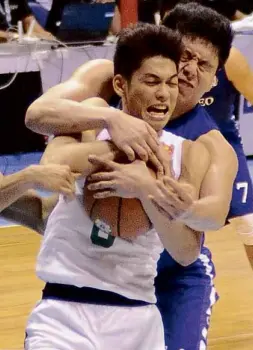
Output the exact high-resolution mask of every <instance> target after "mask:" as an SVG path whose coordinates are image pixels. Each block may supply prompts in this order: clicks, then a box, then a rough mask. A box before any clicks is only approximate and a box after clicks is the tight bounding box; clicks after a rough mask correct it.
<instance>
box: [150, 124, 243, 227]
mask: <svg viewBox="0 0 253 350" xmlns="http://www.w3.org/2000/svg"><path fill="white" fill-rule="evenodd" d="M193 145H194V147H192V148H191V150H190V153H189V154H186V157H185V160H184V167H186V171H185V174H182V177H181V179H180V181H179V185H180V182H181V183H184V182H185V183H186V184H188V185H191V186H192V188H196V186H197V187H198V186H199V175H198V174H196V170H198V168H199V166H200V162H201V161H202V162H203V160H204V158H203V156H204V155H206V157H205V159H206V160H207V159H209V162H208V164H202V166H203V167H204V168H206V172H205V173H202V175H203V176H202V177H201V186H200V190H199V199H198V200H193V198H192V199H191V198H189V194H191V193H190V192H189V188H188V187H183V186H182V185H180V186H179V185H178V184H177V182H176V181H175V180H173V179H171V178H167V177H166V178H165V179H164V183H163V184H160V189H161V191H162V194H160V195H159V193H158V194H157V197H154V198H153V201H154V203H155V204H156V205H157V207H159V208H160V211H161V212H163V214H164V215H165V216H166V215H171V216H172V217H173V218H174V219H177V218H179V219H180V220H181V221H182V222H184V223H185V224H186V225H187V226H189V227H191V228H192V229H194V230H197V231H208V230H217V229H219V228H221V227H222V226H223V225H224V223H225V220H226V217H227V213H228V211H229V207H230V201H231V196H232V189H233V182H234V178H235V176H236V172H237V157H236V155H235V153H234V151H233V149H232V147H231V146H230V145H229V144H228V143H227V141H226V140H225V139H224V137H223V136H222V135H221V134H220V132H218V131H216V130H213V131H211V132H209V133H207V134H205V135H203V136H201V137H200V138H199V139H198V141H196V142H194V143H193ZM196 181H197V183H196ZM184 186H185V185H184ZM186 186H187V185H186ZM171 189H172V191H176V192H178V191H181V195H180V197H181V198H182V196H183V195H184V194H185V197H186V198H187V200H188V203H187V200H186V202H185V204H184V203H181V204H180V202H176V201H173V198H174V195H173V192H171ZM190 197H191V196H190Z"/></svg>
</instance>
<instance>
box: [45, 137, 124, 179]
mask: <svg viewBox="0 0 253 350" xmlns="http://www.w3.org/2000/svg"><path fill="white" fill-rule="evenodd" d="M117 154H118V151H117V149H116V147H115V146H114V145H113V144H112V143H111V142H109V141H95V142H88V143H71V144H66V145H63V146H61V147H59V148H54V149H53V151H50V148H48V150H46V151H45V153H44V155H43V157H42V160H41V162H42V164H48V163H51V164H61V165H68V166H69V167H70V169H71V171H72V172H75V173H80V174H82V175H83V176H87V175H89V174H91V173H92V172H94V171H96V170H97V169H98V168H97V166H95V165H93V164H92V163H90V162H89V159H88V157H89V156H90V155H97V156H105V157H106V159H110V160H113V159H115V157H116V155H117Z"/></svg>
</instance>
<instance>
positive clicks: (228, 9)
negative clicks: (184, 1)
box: [194, 0, 238, 21]
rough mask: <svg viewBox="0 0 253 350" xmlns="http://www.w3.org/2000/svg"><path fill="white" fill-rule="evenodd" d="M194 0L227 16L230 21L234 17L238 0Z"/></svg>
mask: <svg viewBox="0 0 253 350" xmlns="http://www.w3.org/2000/svg"><path fill="white" fill-rule="evenodd" d="M194 2H198V3H199V4H201V5H203V6H206V7H210V8H211V9H213V10H215V11H217V12H219V13H220V14H221V15H223V16H225V17H227V18H228V19H229V20H230V21H232V20H233V19H234V16H235V13H236V11H237V9H238V0H194Z"/></svg>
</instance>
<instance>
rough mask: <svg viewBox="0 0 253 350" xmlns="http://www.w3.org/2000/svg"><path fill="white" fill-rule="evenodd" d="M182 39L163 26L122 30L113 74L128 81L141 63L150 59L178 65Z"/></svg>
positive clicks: (133, 27)
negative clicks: (169, 60)
mask: <svg viewBox="0 0 253 350" xmlns="http://www.w3.org/2000/svg"><path fill="white" fill-rule="evenodd" d="M181 54H182V37H181V35H180V34H179V33H178V32H177V31H174V30H170V29H168V28H166V27H165V26H156V25H153V24H148V23H138V24H136V25H134V26H131V27H128V28H126V29H123V30H122V31H121V32H120V34H119V38H118V42H117V45H116V51H115V55H114V73H115V74H121V75H122V76H124V77H125V78H126V79H130V78H131V76H132V74H133V73H134V72H135V71H136V70H137V69H139V68H140V66H141V64H142V62H143V61H144V60H145V59H147V58H150V57H154V56H163V57H165V58H170V59H171V60H172V61H174V62H175V63H176V65H178V64H179V61H180V57H181Z"/></svg>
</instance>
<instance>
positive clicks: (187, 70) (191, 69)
mask: <svg viewBox="0 0 253 350" xmlns="http://www.w3.org/2000/svg"><path fill="white" fill-rule="evenodd" d="M197 70H198V62H197V61H196V60H191V61H188V62H187V63H184V64H182V65H181V67H180V71H181V73H183V74H184V75H185V76H186V77H187V79H190V80H191V79H194V78H195V77H196V75H197Z"/></svg>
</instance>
